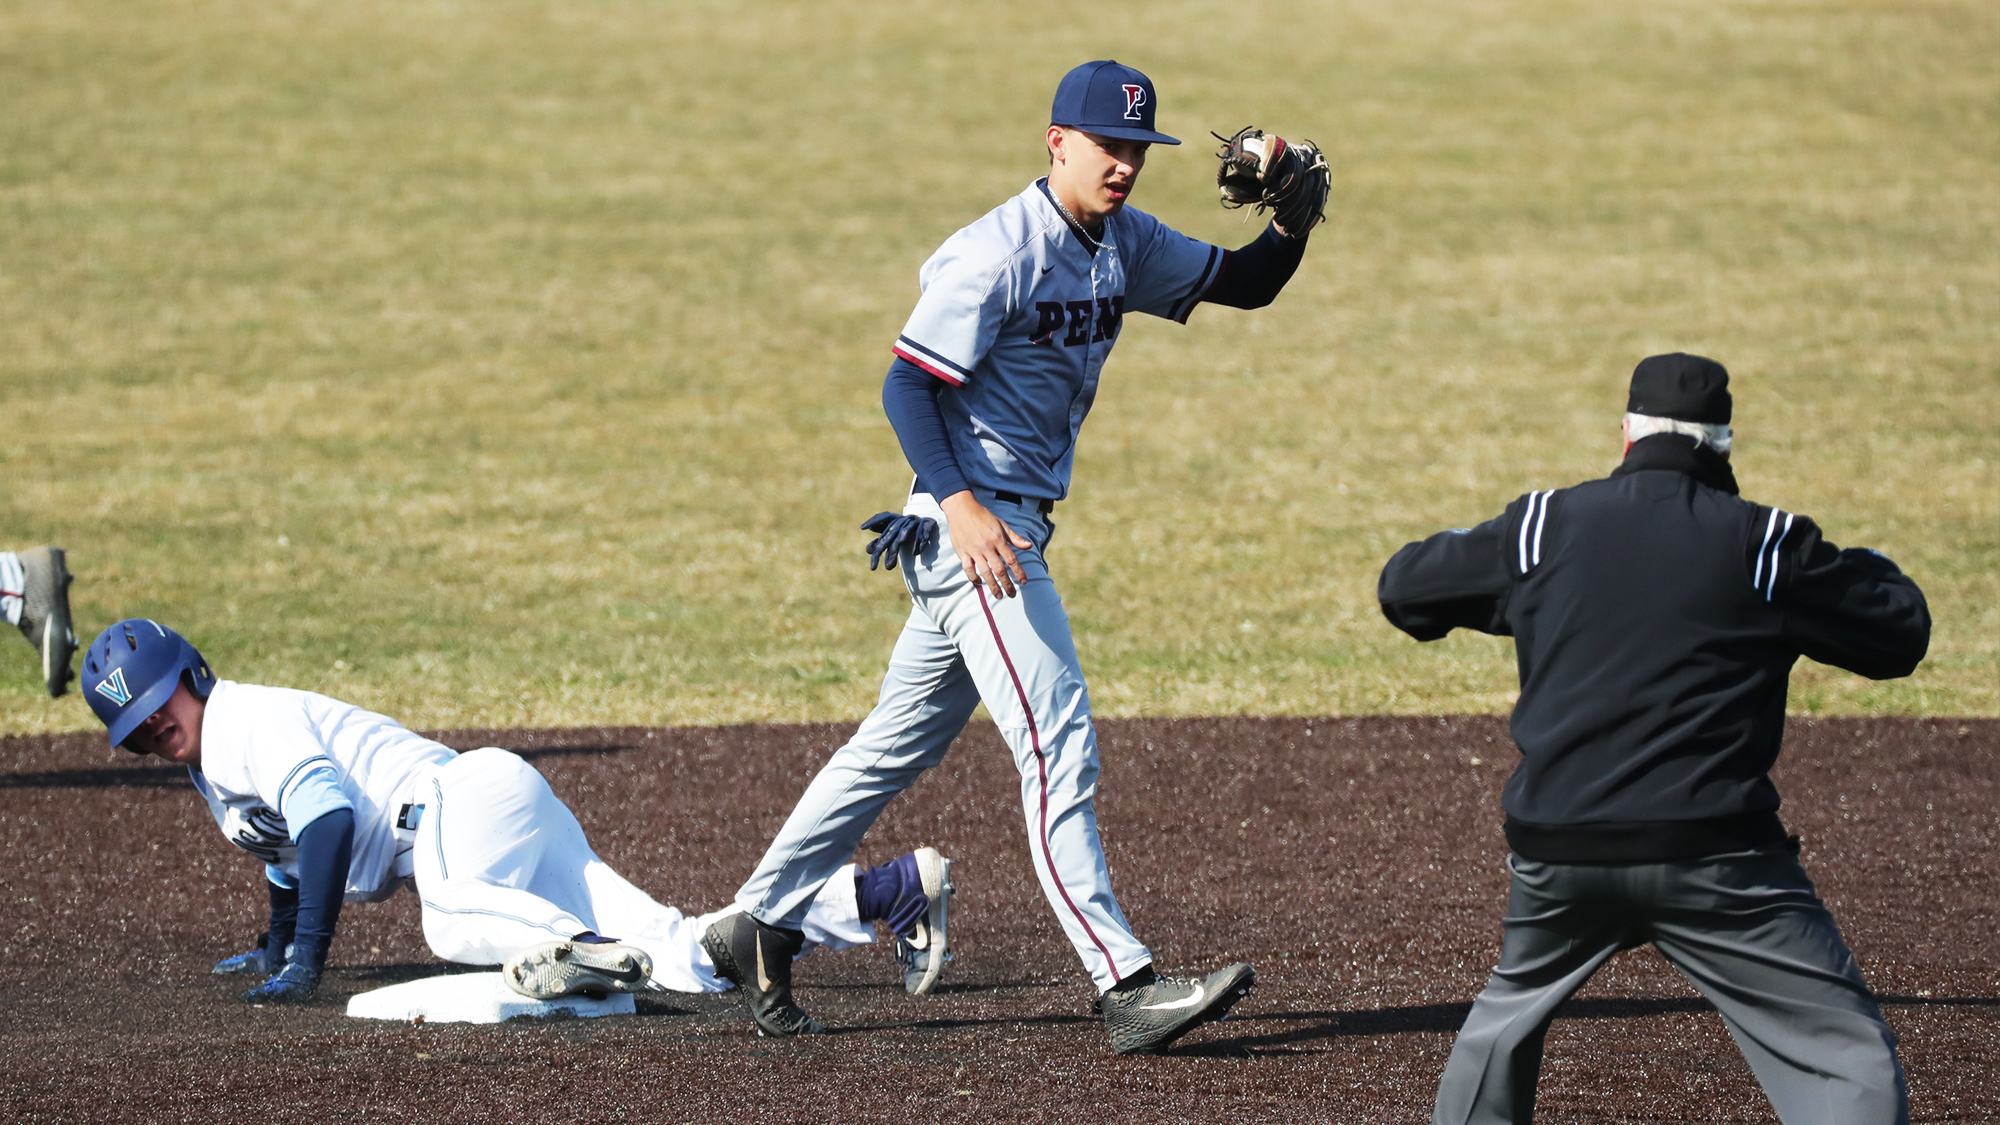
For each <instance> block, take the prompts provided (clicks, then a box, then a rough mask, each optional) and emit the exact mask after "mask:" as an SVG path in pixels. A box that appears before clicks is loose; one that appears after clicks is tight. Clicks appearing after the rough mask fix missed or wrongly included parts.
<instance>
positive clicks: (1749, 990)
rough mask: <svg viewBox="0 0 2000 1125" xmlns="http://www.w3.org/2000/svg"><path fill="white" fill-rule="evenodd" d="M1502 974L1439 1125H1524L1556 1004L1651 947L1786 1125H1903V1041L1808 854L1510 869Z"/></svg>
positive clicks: (1468, 1025)
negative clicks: (1716, 1021) (1697, 1000)
mask: <svg viewBox="0 0 2000 1125" xmlns="http://www.w3.org/2000/svg"><path fill="white" fill-rule="evenodd" d="M1507 863H1508V866H1509V868H1510V869H1511V870H1512V871H1513V874H1514V878H1513V886H1512V888H1511V889H1510V890H1509V892H1508V897H1507V928H1506V937H1505V940H1504V941H1503V943H1502V946H1501V952H1500V964H1499V966H1498V967H1497V968H1495V969H1494V970H1493V976H1492V979H1490V980H1488V981H1487V983H1486V990H1485V991H1484V992H1481V993H1480V994H1479V999H1478V1000H1476V1001H1474V1002H1473V1005H1472V1012H1471V1014H1470V1015H1468V1016H1467V1017H1466V1019H1465V1026H1464V1028H1462V1029H1461V1030H1460V1031H1459V1033H1458V1040H1457V1041H1456V1042H1455V1043H1453V1044H1452V1049H1451V1059H1450V1061H1449V1062H1447V1063H1446V1064H1445V1068H1444V1079H1443V1080H1442V1081H1441V1082H1440V1083H1439V1084H1438V1097H1437V1108H1436V1111H1435V1113H1434V1114H1433V1115H1432V1118H1431V1120H1432V1122H1433V1125H1467V1123H1471V1122H1481V1123H1487V1122H1526V1121H1530V1120H1532V1119H1533V1117H1534V1113H1535V1082H1536V1079H1537V1078H1538V1076H1539V1075H1540V1072H1541V1065H1542V1041H1543V1039H1544V1038H1545V1037H1546V1036H1547V1035H1548V1030H1549V1021H1550V1019H1552V1018H1553V1017H1554V1015H1555V1011H1556V1008H1557V1006H1559V1005H1560V1004H1561V1003H1562V1002H1563V1001H1564V1000H1567V999H1568V998H1569V997H1570V996H1571V995H1572V994H1574V993H1575V992H1576V990H1577V989H1579V988H1582V987H1583V985H1584V982H1585V981H1588V980H1589V979H1590V977H1591V974H1593V973H1595V972H1596V971H1597V970H1598V968H1599V967H1600V966H1602V965H1603V964H1604V963H1605V962H1606V961H1608V960H1610V959H1611V956H1612V954H1614V953H1617V952H1619V951H1620V950H1624V949H1631V948H1634V947H1636V946H1640V945H1644V944H1647V943H1651V944H1652V945H1653V946H1654V947H1655V948H1657V949H1658V950H1659V951H1660V955H1661V956H1663V957H1665V958H1666V959H1667V961H1668V962H1669V963H1670V964H1672V965H1673V966H1674V968H1676V969H1679V970H1680V971H1681V974H1682V975H1683V976H1686V977H1687V978H1688V980H1690V981H1692V982H1693V983H1694V986H1695V987H1696V988H1697V989H1699V990H1700V991H1701V994H1702V995H1703V996H1706V997H1708V999H1709V1000H1710V1001H1712V1002H1713V1003H1714V1004H1715V1006H1716V1008H1717V1009H1718V1010H1719V1011H1720V1012H1721V1013H1722V1019H1723V1022H1724V1023H1726V1024H1727V1025H1728V1027H1729V1033H1730V1035H1731V1036H1733V1037H1734V1038H1735V1040H1736V1045H1737V1047H1738V1048H1740V1049H1741V1050H1742V1051H1743V1057H1744V1058H1745V1059H1746V1060H1748V1061H1749V1063H1750V1070H1751V1072H1752V1073H1754V1074H1755V1075H1756V1076H1757V1081H1758V1082H1760V1083H1762V1084H1763V1087H1764V1093H1765V1094H1766V1095H1768V1096H1769V1097H1770V1099H1771V1105H1772V1107H1773V1108H1774V1109H1776V1110H1777V1113H1778V1118H1779V1120H1781V1121H1783V1122H1785V1123H1786V1125H1864V1123H1865V1125H1892V1123H1893V1125H1900V1123H1904V1122H1907V1121H1909V1119H1910V1109H1909V1095H1908V1092H1907V1091H1906V1090H1905V1088H1904V1085H1903V1068H1902V1065H1901V1064H1900V1063H1899V1062H1897V1060H1896V1033H1895V1032H1893V1031H1891V1030H1889V1025H1888V1024H1887V1023H1885V1022H1884V1021H1883V1019H1882V1011H1881V1009H1880V1008H1878V1007H1877V1006H1876V1004H1875V1000H1874V998H1873V997H1872V996H1871V995H1870V994H1869V992H1868V986H1867V984H1866V983H1864V982H1863V981H1862V979H1861V972H1860V970H1859V969H1857V968H1855V966H1854V957H1853V955H1852V954H1850V953H1849V952H1848V950H1847V944H1846V943H1845V942H1843V941H1842V940H1841V937H1840V929H1839V927H1838V926H1836V925H1835V924H1834V921H1833V915H1832V914H1831V913H1829V912H1828V911H1827V909H1826V906H1825V904H1824V903H1822V902H1820V900H1819V896H1818V895H1817V894H1816V893H1814V891H1813V885H1812V881H1811V880H1809V879H1808V878H1806V873H1805V869H1804V868H1802V867H1800V866H1799V862H1798V858H1797V849H1796V848H1795V847H1785V846H1780V847H1774V848H1768V849H1763V850H1759V851H1750V852H1732V853H1729V854H1726V855H1714V856H1704V857H1702V858H1700V859H1695V860H1687V861H1682V862H1676V863H1641V864H1624V865H1605V866H1584V865H1573V864H1559V863H1538V862H1535V861H1534V860H1530V859H1523V858H1521V857H1520V856H1510V857H1508V861H1507Z"/></svg>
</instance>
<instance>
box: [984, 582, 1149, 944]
mask: <svg viewBox="0 0 2000 1125" xmlns="http://www.w3.org/2000/svg"><path fill="white" fill-rule="evenodd" d="M972 588H973V589H974V590H976V591H978V593H979V609H980V611H981V612H982V613H984V614H986V627H987V628H989V629H991V630H993V643H994V644H996V645H998V646H999V647H1000V661H1001V663H1003V664H1005V665H1007V676H1008V678H1010V679H1012V680H1013V681H1014V695H1015V696H1016V697H1017V698H1019V699H1020V701H1021V714H1023V715H1025V716H1026V717H1027V719H1028V745H1029V746H1031V747H1033V748H1034V751H1035V769H1036V770H1037V772H1038V773H1039V774H1040V779H1041V783H1042V808H1041V817H1042V825H1041V833H1042V863H1043V865H1044V866H1046V867H1047V868H1048V869H1049V881H1050V882H1052V883H1054V884H1055V885H1056V891H1057V893H1059V894H1061V895H1062V900H1063V905H1064V906H1067V907H1069V912H1070V913H1071V914H1074V915H1076V922H1077V925H1079V926H1082V927H1083V932H1084V933H1086V934H1089V935H1090V940H1091V941H1092V942H1093V943H1095V944H1096V946H1097V949H1098V952H1100V953H1102V954H1104V963H1105V964H1106V965H1109V966H1110V967H1111V976H1112V978H1113V979H1116V978H1117V976H1118V962H1117V961H1115V960H1113V959H1112V957H1111V949H1110V947H1108V946H1106V945H1105V944H1104V939H1103V938H1100V937H1098V936H1097V931H1096V930H1093V929H1091V928H1090V919H1088V918H1085V917H1084V916H1083V911H1081V910H1078V909H1077V908H1076V900H1074V899H1072V898H1070V897H1069V888H1068V887H1065V886H1063V881H1062V876H1060V875H1058V874H1056V861H1055V857H1054V856H1052V855H1050V854H1049V761H1048V759H1047V758H1046V757H1043V755H1042V735H1041V732H1040V731H1039V730H1037V729H1036V727H1035V712H1034V709H1033V708H1031V707H1029V706H1028V690H1027V689H1026V688H1024V687H1022V686H1021V674H1020V673H1019V672H1016V671H1014V658H1013V657H1011V656H1009V655H1007V642H1006V641H1003V640H1001V639H1000V623H999V622H998V621H995V620H993V607H992V606H991V605H989V604H988V603H987V601H986V587H984V586H981V585H980V584H979V583H977V582H975V583H973V584H972Z"/></svg>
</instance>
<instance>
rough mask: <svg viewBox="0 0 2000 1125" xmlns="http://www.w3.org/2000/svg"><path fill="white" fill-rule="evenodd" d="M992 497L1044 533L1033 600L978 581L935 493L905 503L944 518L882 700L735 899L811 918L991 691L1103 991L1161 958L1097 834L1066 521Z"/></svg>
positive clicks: (1033, 570)
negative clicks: (826, 888) (1065, 565)
mask: <svg viewBox="0 0 2000 1125" xmlns="http://www.w3.org/2000/svg"><path fill="white" fill-rule="evenodd" d="M979 499H980V501H981V502H982V503H984V504H985V505H986V506H987V507H988V508H989V509H991V510H992V512H993V514H994V515H996V516H999V517H1000V518H1001V519H1002V520H1004V521H1006V523H1007V525H1008V526H1009V527H1012V528H1013V529H1014V530H1015V531H1017V532H1019V533H1020V534H1021V535H1022V536H1024V537H1025V538H1027V539H1028V540H1030V541H1031V542H1033V543H1034V546H1033V547H1030V548H1028V549H1027V550H1023V551H1018V552H1016V555H1017V557H1018V559H1019V560H1020V564H1021V569H1022V571H1023V573H1025V574H1026V575H1027V581H1026V582H1024V583H1022V584H1021V587H1020V590H1021V593H1020V596H1019V597H1014V598H994V597H991V596H990V595H988V594H986V593H985V592H984V591H983V590H982V589H981V588H980V587H979V586H978V585H977V584H976V583H973V582H971V581H969V580H967V578H966V577H965V570H964V568H963V567H962V566H961V565H960V563H959V561H958V555H957V553H956V552H954V551H953V550H952V548H951V540H950V534H949V532H948V531H947V529H946V525H945V518H944V512H943V511H942V510H940V509H939V508H938V506H937V502H936V501H935V500H933V499H932V498H931V497H930V496H928V495H925V494H923V493H917V494H914V495H912V496H911V497H910V502H909V504H908V505H907V506H906V507H905V509H904V510H905V511H907V512H910V513H912V514H915V515H920V516H928V517H930V518H932V519H934V520H936V521H937V522H938V542H937V543H936V545H934V546H933V547H931V548H930V549H928V550H926V551H924V552H922V553H921V554H913V553H909V552H905V553H904V555H903V556H902V560H901V568H902V573H903V581H904V584H905V585H906V586H907V587H908V588H909V591H910V600H911V602H912V603H913V604H912V606H911V609H910V617H909V620H908V621H906V622H905V623H904V625H903V634H902V636H901V637H899V638H898V639H897V641H896V650H895V652H894V653H893V654H891V655H890V657H889V671H888V674H887V675H885V676H884V677H883V679H882V693H881V696H880V698H879V699H878V700H877V702H876V704H875V709H874V710H873V711H872V712H870V713H869V715H868V718H867V719H865V720H863V721H862V723H861V729H859V730H857V731H855V732H854V737H853V738H851V739H849V740H848V742H847V745H845V746H842V747H841V748H840V749H839V750H837V751H835V752H834V755H833V758H832V759H831V760H829V761H828V762H827V764H826V765H825V767H823V768H822V769H821V770H820V772H819V775H818V776H817V777H815V778H813V780H812V784H810V785H808V786H807V787H806V791H805V795H804V796H802V797H800V798H799V803H798V805H797V806H796V807H795V808H794V809H793V810H792V815H791V816H790V818H788V819H787V820H786V821H785V826H784V827H783V828H781V829H779V830H778V835H777V838H776V839H774V840H772V841H771V846H770V848H768V849H767V850H766V851H765V853H764V858H763V860H762V861H761V862H760V863H759V864H758V865H757V870H756V871H755V872H754V873H753V874H752V875H751V876H750V879H749V881H748V882H746V883H744V884H743V887H742V889H741V890H739V891H737V892H736V901H737V902H738V903H739V904H740V905H742V907H743V909H745V910H746V911H748V912H749V913H750V914H751V916H752V917H755V918H757V919H758V920H760V921H762V922H764V923H765V924H766V925H772V926H781V927H786V928H790V929H797V928H798V926H799V923H800V920H801V919H802V918H803V917H804V915H805V911H806V909H807V907H808V906H810V905H811V903H812V900H813V896H814V894H815V893H816V892H817V891H818V890H819V887H820V884H822V883H824V882H825V881H826V880H827V878H828V877H829V876H831V875H832V874H833V872H834V870H835V869H836V868H838V867H839V866H840V865H841V864H844V863H846V862H847V861H848V859H849V857H851V856H852V855H853V854H854V849H855V847H856V846H857V845H858V844H859V843H860V842H861V837H862V834H863V833H865V832H867V831H868V827H869V825H871V824H874V823H875V818H876V817H877V816H879V815H880V814H881V812H882V809H883V807H884V806H885V805H887V804H888V803H889V799H890V798H892V797H894V796H895V795H896V794H897V793H900V792H902V791H903V790H904V789H907V788H909V787H910V786H911V785H912V784H914V783H915V782H916V780H917V778H918V777H919V776H921V775H922V774H923V771H925V770H927V769H929V768H931V767H932V766H934V765H937V764H938V763H939V762H941V761H943V760H944V756H945V751H946V750H948V749H950V748H951V743H952V740H953V739H955V738H957V737H958V733H959V731H961V730H963V729H964V728H965V724H966V721H967V720H969V719H970V718H971V717H972V711H973V708H975V707H977V706H978V705H979V703H980V701H981V700H982V699H983V700H984V701H985V703H986V709H987V710H988V711H989V712H991V713H992V715H993V721H994V724H995V725H996V726H998V727H999V728H1000V734H1001V737H1003V738H1005V739H1006V740H1007V745H1008V747H1009V748H1010V749H1011V750H1012V751H1013V754H1014V765H1015V767H1016V768H1017V769H1019V770H1020V774H1021V804H1022V807H1023V810H1024V811H1025V813H1026V816H1027V824H1028V853H1029V856H1030V858H1031V860H1032V861H1033V863H1034V866H1035V875H1036V876H1037V877H1038V878H1039V879H1040V880H1041V884H1042V892H1043V894H1044V895H1045V896H1046V897H1047V899H1048V902H1049V905H1050V906H1051V907H1052V908H1053V909H1054V910H1055V913H1056V919H1057V921H1059V922H1060V923H1061V924H1062V928H1063V932H1064V933H1065V934H1066V935H1068V937H1069V939H1070V943H1071V945H1073V946H1074V947H1075V948H1076V952H1077V956H1078V957H1079V958H1081V959H1082V961H1083V964H1084V967H1085V968H1086V969H1088V970H1089V971H1090V975H1091V979H1092V980H1094V981H1095V982H1096V984H1097V987H1098V990H1099V991H1100V992H1101V991H1103V990H1105V989H1108V988H1110V987H1111V986H1112V985H1114V984H1116V983H1117V982H1118V980H1119V978H1121V977H1123V976H1126V975H1129V974H1131V973H1132V972H1134V971H1136V970H1138V969H1139V968H1141V967H1143V966H1145V965H1148V964H1150V963H1151V962H1152V959H1153V955H1152V954H1151V953H1150V952H1149V951H1148V950H1147V949H1146V947H1145V946H1144V945H1141V944H1140V943H1139V940H1138V939H1137V938H1135V937H1133V936H1132V930H1131V927H1130V926H1128V925H1127V924H1126V922H1125V915H1124V912H1123V911H1121V910H1120V909H1119V907H1118V900H1117V898H1116V897H1115V896H1114V895H1113V894H1112V893H1111V872H1110V869H1109V867H1108V866H1107V864H1106V863H1105V859H1104V847H1103V845H1102V844H1101V843H1100V842H1099V840H1098V835H1097V811H1096V807H1095V804H1094V802H1095V799H1096V795H1097V769H1098V764H1097V731H1096V728H1094V727H1093V726H1092V725H1091V722H1090V696H1089V693H1088V692H1087V691H1086V690H1085V688H1084V682H1083V669H1082V667H1081V666H1080V665H1079V664H1078V662H1077V657H1076V645H1075V643H1074V642H1073V641H1072V640H1071V638H1070V630H1069V616H1068V615H1067V614H1066V613H1065V612H1064V611H1063V605H1062V597H1061V595H1059V594H1058V593H1057V592H1056V587H1055V582H1054V581H1053V580H1052V579H1050V577H1049V568H1048V564H1047V563H1045V562H1044V561H1043V559H1042V549H1043V548H1044V547H1046V546H1047V544H1048V540H1049V536H1050V535H1051V534H1052V533H1053V531H1054V527H1053V525H1052V524H1050V523H1049V521H1048V520H1046V519H1045V518H1043V516H1042V515H1041V513H1039V512H1037V511H1036V510H1035V508H1034V506H1033V505H1032V504H1017V503H1012V502H1008V501H1001V500H997V499H995V498H994V497H993V495H992V494H991V493H981V494H980V496H979Z"/></svg>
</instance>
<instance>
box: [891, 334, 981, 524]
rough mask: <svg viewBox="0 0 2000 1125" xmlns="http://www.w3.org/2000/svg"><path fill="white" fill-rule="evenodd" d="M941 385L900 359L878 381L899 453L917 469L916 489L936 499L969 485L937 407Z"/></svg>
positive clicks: (936, 380) (943, 386) (940, 380)
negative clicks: (900, 446)
mask: <svg viewBox="0 0 2000 1125" xmlns="http://www.w3.org/2000/svg"><path fill="white" fill-rule="evenodd" d="M944 388H945V383H944V381H943V380H942V379H938V378H936V377H935V376H933V375H931V373H930V372H928V371H925V370H924V369H923V368H921V367H918V366H917V365H916V364H914V363H911V362H910V361H909V360H907V359H902V358H898V359H897V360H896V362H894V363H892V364H890V365H889V375H888V377H887V378H886V379H884V380H883V381H882V411H883V413H885V414H887V415H888V416H889V425H890V426H892V427H894V428H895V431H896V440H897V441H899V442H901V443H902V446H903V456H904V457H906V458H908V459H909V462H910V467H911V468H912V469H915V470H916V471H917V488H918V489H919V490H920V491H923V492H928V493H930V494H931V495H932V496H935V497H937V498H938V499H939V500H942V499H944V498H945V497H947V496H950V495H953V494H954V493H959V492H964V491H965V490H966V489H968V488H971V487H972V486H971V485H970V484H968V483H966V480H965V474H964V473H963V472H961V471H960V470H959V467H958V455H957V454H955V453H953V452H952V450H951V435H950V434H949V433H947V432H945V428H944V412H943V411H942V410H940V409H938V403H937V396H938V395H939V394H941V393H942V392H943V391H944Z"/></svg>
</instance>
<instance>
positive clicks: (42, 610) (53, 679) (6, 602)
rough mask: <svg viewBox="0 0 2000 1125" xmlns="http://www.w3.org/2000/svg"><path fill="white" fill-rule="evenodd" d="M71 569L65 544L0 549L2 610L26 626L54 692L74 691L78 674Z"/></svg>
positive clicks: (17, 624) (10, 620)
mask: <svg viewBox="0 0 2000 1125" xmlns="http://www.w3.org/2000/svg"><path fill="white" fill-rule="evenodd" d="M69 583H70V574H69V568H68V567H67V566H65V565H63V549H62V548H61V547H35V548H33V549H31V550H27V551H21V552H18V553H17V552H14V551H0V614H5V615H6V617H7V623H8V624H9V625H13V626H15V627H17V628H19V629H20V630H21V633H22V634H23V635H24V636H26V637H27V638H28V643H29V644H31V645H33V646H35V651H36V652H38V653H40V654H41V656H42V683H43V684H45V685H46V686H47V687H48V689H49V695H51V696H60V695H62V693H63V692H65V691H68V690H69V682H70V680H71V679H73V678H75V675H76V673H74V672H72V671H70V666H69V659H70V657H71V655H73V654H74V653H75V652H76V630H75V629H73V628H72V627H71V625H70V617H69Z"/></svg>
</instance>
